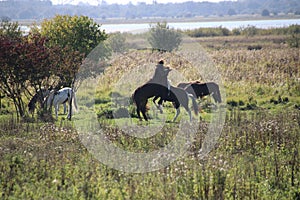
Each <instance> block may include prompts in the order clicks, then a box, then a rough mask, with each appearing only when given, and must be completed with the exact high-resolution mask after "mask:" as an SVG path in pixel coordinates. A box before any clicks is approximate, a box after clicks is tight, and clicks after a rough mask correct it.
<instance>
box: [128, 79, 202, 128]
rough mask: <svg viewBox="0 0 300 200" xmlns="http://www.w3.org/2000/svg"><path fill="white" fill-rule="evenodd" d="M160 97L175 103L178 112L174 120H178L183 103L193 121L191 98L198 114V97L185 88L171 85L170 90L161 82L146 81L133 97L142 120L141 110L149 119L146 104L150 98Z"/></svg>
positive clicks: (145, 117) (146, 118)
mask: <svg viewBox="0 0 300 200" xmlns="http://www.w3.org/2000/svg"><path fill="white" fill-rule="evenodd" d="M156 96H158V97H160V98H161V99H163V100H165V101H170V102H172V103H173V105H174V107H175V108H176V114H175V117H174V118H173V122H175V121H176V119H177V117H178V115H179V113H180V105H182V106H183V107H184V108H185V110H186V111H187V112H188V114H189V117H190V121H192V115H191V111H190V109H189V98H191V99H192V102H193V110H194V112H195V114H196V115H198V105H197V102H196V99H195V98H194V97H193V96H192V95H189V94H188V93H187V92H186V91H185V90H184V89H182V88H178V87H174V86H170V90H168V88H166V87H165V86H163V85H161V84H156V83H151V82H150V83H149V82H148V83H146V84H144V85H142V86H140V87H138V88H137V89H136V90H135V91H134V93H133V95H132V99H133V101H134V102H135V104H136V107H137V115H138V117H139V119H140V120H142V118H141V115H140V112H141V113H142V115H143V117H144V119H145V120H146V121H148V117H147V116H146V105H147V103H148V99H149V98H151V97H156Z"/></svg>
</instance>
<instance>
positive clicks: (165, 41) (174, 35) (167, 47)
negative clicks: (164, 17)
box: [148, 22, 182, 52]
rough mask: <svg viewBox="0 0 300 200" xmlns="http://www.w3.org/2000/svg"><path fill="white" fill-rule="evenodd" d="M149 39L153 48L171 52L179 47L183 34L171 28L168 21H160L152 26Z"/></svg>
mask: <svg viewBox="0 0 300 200" xmlns="http://www.w3.org/2000/svg"><path fill="white" fill-rule="evenodd" d="M148 41H149V43H150V45H151V47H152V48H153V49H158V50H163V51H169V52H171V51H173V50H175V49H177V48H178V46H179V45H180V43H181V41H182V36H181V34H180V33H179V32H176V31H175V30H174V29H171V28H170V27H169V26H168V25H167V23H166V22H163V23H160V22H158V23H157V24H156V25H155V26H152V27H151V29H150V33H149V38H148Z"/></svg>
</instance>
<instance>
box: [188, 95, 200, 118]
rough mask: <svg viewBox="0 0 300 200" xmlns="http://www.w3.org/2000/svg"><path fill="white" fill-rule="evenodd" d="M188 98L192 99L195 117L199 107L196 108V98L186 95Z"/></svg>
mask: <svg viewBox="0 0 300 200" xmlns="http://www.w3.org/2000/svg"><path fill="white" fill-rule="evenodd" d="M188 96H189V97H190V98H191V99H192V102H193V110H194V113H195V115H198V113H199V107H198V104H197V101H196V98H195V97H194V96H193V95H192V94H188Z"/></svg>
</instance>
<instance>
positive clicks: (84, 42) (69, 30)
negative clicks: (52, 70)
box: [40, 15, 110, 87]
mask: <svg viewBox="0 0 300 200" xmlns="http://www.w3.org/2000/svg"><path fill="white" fill-rule="evenodd" d="M40 33H41V35H42V36H45V37H47V39H48V42H47V45H48V46H49V47H57V46H59V47H60V48H61V49H63V51H62V52H61V55H62V56H63V57H61V58H59V60H64V61H67V62H64V63H65V64H62V63H57V65H58V66H59V67H61V68H62V69H64V71H65V73H63V74H61V75H60V79H61V80H62V83H61V85H62V86H71V87H74V83H75V80H76V78H77V77H76V74H77V72H78V70H79V67H80V65H81V62H82V61H83V59H84V58H85V57H86V56H87V55H88V54H89V53H91V52H92V50H94V49H97V50H98V55H97V57H95V56H94V59H95V60H94V61H93V62H98V61H99V60H101V61H102V60H105V59H106V58H108V57H109V56H110V49H109V48H108V47H107V46H106V44H105V43H104V41H105V40H106V39H107V38H108V35H107V34H106V33H105V31H101V30H100V25H98V24H97V23H95V22H94V21H93V20H92V19H90V18H88V17H86V16H69V15H56V16H55V17H54V18H53V19H50V20H45V21H43V22H42V23H41V30H40ZM100 49H101V50H100ZM74 54H75V55H76V58H81V59H77V60H76V59H74V57H73V56H74ZM96 59H98V60H96ZM66 63H67V64H66ZM93 66H95V67H97V65H96V64H95V63H93ZM96 70H97V69H95V68H94V69H92V68H89V69H88V71H85V72H84V73H85V75H86V76H89V75H92V74H93V73H94V72H95V71H96ZM81 74H82V73H81ZM76 81H77V80H76ZM77 83H78V85H80V81H77Z"/></svg>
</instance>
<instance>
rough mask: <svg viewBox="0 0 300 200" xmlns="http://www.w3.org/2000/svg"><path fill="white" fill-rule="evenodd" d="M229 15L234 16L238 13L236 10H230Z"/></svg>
mask: <svg viewBox="0 0 300 200" xmlns="http://www.w3.org/2000/svg"><path fill="white" fill-rule="evenodd" d="M227 14H228V15H230V16H232V15H236V12H235V10H234V9H232V8H230V9H229V10H228V12H227Z"/></svg>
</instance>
